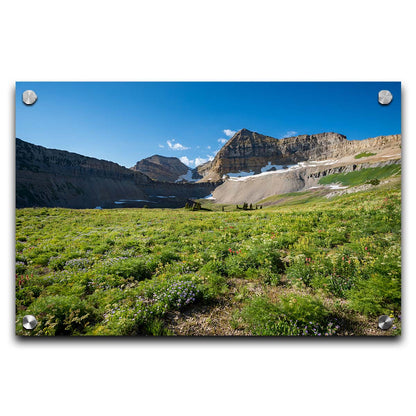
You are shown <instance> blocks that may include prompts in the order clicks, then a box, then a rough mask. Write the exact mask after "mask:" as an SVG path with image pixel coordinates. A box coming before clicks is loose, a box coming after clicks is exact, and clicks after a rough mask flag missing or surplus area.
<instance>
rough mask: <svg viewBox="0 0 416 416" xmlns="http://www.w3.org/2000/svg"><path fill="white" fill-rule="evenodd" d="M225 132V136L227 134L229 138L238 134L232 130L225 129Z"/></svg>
mask: <svg viewBox="0 0 416 416" xmlns="http://www.w3.org/2000/svg"><path fill="white" fill-rule="evenodd" d="M223 132H224V134H225V135H226V136H228V137H232V136H234V134H236V133H237V132H236V131H234V130H230V129H225V130H223Z"/></svg>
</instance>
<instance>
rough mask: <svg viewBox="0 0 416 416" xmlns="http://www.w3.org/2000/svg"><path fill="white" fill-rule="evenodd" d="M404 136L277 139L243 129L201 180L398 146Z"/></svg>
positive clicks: (330, 135)
mask: <svg viewBox="0 0 416 416" xmlns="http://www.w3.org/2000/svg"><path fill="white" fill-rule="evenodd" d="M400 142H401V136H400V135H391V136H380V137H375V138H371V139H366V140H347V138H346V137H345V136H343V135H342V134H338V133H320V134H313V135H300V136H295V137H288V138H285V139H275V138H273V137H269V136H264V135H262V134H259V133H255V132H252V131H249V130H247V129H242V130H240V131H238V132H237V133H236V134H235V135H234V136H233V137H232V138H231V140H229V141H228V142H227V144H226V145H225V146H224V147H223V148H222V149H221V150H220V151H219V152H218V153H217V155H216V156H215V158H214V160H213V161H212V162H211V163H210V165H209V166H207V167H205V169H203V170H202V169H201V170H200V173H201V174H203V179H202V180H201V181H210V180H211V181H217V180H219V179H221V178H222V177H223V175H227V174H229V173H238V172H252V173H255V174H256V173H260V172H261V171H262V169H264V168H265V167H266V166H267V165H294V164H296V163H299V162H302V161H310V160H316V161H321V160H326V159H332V158H339V157H344V156H346V155H353V154H357V153H359V152H362V151H367V150H368V151H370V150H371V151H374V150H375V151H377V150H379V149H385V148H388V147H392V148H394V147H398V146H399V145H400Z"/></svg>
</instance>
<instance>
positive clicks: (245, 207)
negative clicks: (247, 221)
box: [243, 202, 248, 211]
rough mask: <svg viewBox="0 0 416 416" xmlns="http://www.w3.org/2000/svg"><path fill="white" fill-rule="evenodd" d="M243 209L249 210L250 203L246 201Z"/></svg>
mask: <svg viewBox="0 0 416 416" xmlns="http://www.w3.org/2000/svg"><path fill="white" fill-rule="evenodd" d="M243 209H244V210H245V211H247V210H248V204H247V202H244V204H243Z"/></svg>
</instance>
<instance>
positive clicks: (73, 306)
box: [18, 296, 97, 336]
mask: <svg viewBox="0 0 416 416" xmlns="http://www.w3.org/2000/svg"><path fill="white" fill-rule="evenodd" d="M24 314H25V315H33V316H35V317H36V319H37V321H38V324H37V326H36V327H35V328H34V329H33V330H32V331H30V332H29V331H25V330H24V329H22V330H20V331H19V333H20V335H31V336H36V335H47V336H52V335H83V334H84V333H85V332H86V331H87V330H88V328H89V326H91V325H93V324H95V322H96V320H97V311H96V310H95V309H94V308H93V307H92V306H91V305H89V304H88V303H87V302H85V301H84V300H81V299H80V298H79V297H77V296H45V297H42V298H38V299H37V300H36V301H34V302H33V303H32V304H31V305H30V307H29V308H28V309H27V310H26V311H25V313H24ZM21 319H22V316H19V317H18V320H20V322H21Z"/></svg>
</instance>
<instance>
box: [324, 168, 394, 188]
mask: <svg viewBox="0 0 416 416" xmlns="http://www.w3.org/2000/svg"><path fill="white" fill-rule="evenodd" d="M400 173H401V165H397V164H393V165H387V166H382V167H379V168H367V169H361V170H357V171H354V172H349V173H335V174H333V175H328V176H324V177H322V178H321V179H320V180H319V184H320V185H328V184H330V183H341V184H342V185H350V186H354V185H360V184H363V183H366V182H368V181H370V180H372V179H384V178H387V177H389V176H393V175H400Z"/></svg>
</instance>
